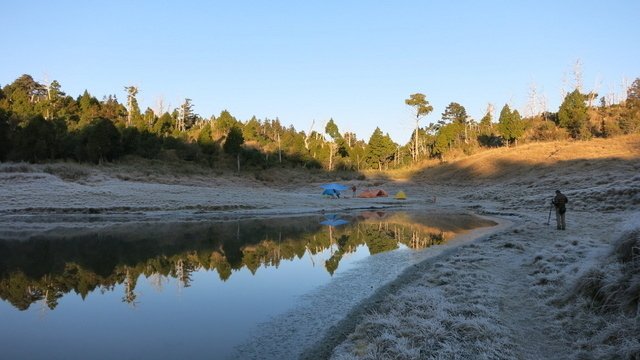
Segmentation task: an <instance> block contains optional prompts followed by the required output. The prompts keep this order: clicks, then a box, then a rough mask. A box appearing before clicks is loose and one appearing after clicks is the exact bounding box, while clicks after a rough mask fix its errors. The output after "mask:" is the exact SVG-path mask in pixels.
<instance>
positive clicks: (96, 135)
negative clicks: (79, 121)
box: [77, 118, 122, 164]
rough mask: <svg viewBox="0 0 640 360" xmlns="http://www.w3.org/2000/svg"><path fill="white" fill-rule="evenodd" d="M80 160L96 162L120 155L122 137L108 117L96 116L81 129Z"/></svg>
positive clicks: (110, 159) (113, 158)
mask: <svg viewBox="0 0 640 360" xmlns="http://www.w3.org/2000/svg"><path fill="white" fill-rule="evenodd" d="M77 154H78V155H79V158H80V159H81V160H86V161H90V162H93V163H96V164H99V163H102V162H103V161H105V160H106V161H112V160H115V159H117V158H118V157H120V156H121V155H122V137H121V135H120V132H119V131H118V129H117V128H116V126H115V125H114V124H113V122H111V120H109V119H105V118H96V119H94V120H93V121H91V123H89V125H88V126H87V127H85V128H84V129H82V135H81V141H80V148H79V149H78V151H77Z"/></svg>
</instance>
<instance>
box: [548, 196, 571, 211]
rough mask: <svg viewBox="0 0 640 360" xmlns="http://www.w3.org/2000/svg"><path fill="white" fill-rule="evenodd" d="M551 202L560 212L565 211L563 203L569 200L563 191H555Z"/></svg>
mask: <svg viewBox="0 0 640 360" xmlns="http://www.w3.org/2000/svg"><path fill="white" fill-rule="evenodd" d="M551 202H552V203H553V205H555V206H556V209H558V210H560V212H561V213H564V212H565V211H567V209H566V207H565V205H566V204H567V203H568V202H569V199H567V197H566V196H565V195H564V194H563V193H557V194H556V196H555V197H554V198H553V200H552V201H551Z"/></svg>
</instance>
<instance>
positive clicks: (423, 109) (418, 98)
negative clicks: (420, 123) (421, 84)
mask: <svg viewBox="0 0 640 360" xmlns="http://www.w3.org/2000/svg"><path fill="white" fill-rule="evenodd" d="M404 103H405V104H407V105H409V106H411V107H412V108H413V109H414V111H415V114H416V118H421V117H423V116H427V115H429V113H430V112H432V111H433V106H431V105H430V104H429V101H427V97H426V96H425V95H424V94H421V93H415V94H411V95H410V96H409V98H408V99H406V100H405V101H404Z"/></svg>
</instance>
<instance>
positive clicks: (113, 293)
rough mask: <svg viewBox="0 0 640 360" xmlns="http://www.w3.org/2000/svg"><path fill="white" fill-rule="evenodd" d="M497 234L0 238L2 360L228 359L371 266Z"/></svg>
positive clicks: (359, 222)
mask: <svg viewBox="0 0 640 360" xmlns="http://www.w3.org/2000/svg"><path fill="white" fill-rule="evenodd" d="M493 225H495V223H494V222H492V221H489V220H486V219H483V218H479V217H476V216H473V215H469V214H436V213H408V212H385V211H362V212H358V213H344V214H318V215H312V216H299V217H290V218H284V217H275V218H264V219H239V220H226V221H197V222H177V223H167V222H163V223H137V224H120V225H112V226H108V227H106V226H105V227H96V226H95V224H91V227H86V228H68V229H59V230H56V231H49V232H46V233H40V234H38V235H34V236H31V237H28V238H24V239H19V240H16V239H10V240H9V239H1V238H0V298H1V299H2V301H0V344H2V346H0V358H3V359H102V358H103V359H177V358H184V359H195V358H212V359H221V358H222V359H224V358H227V357H229V356H230V355H231V354H232V352H233V351H234V348H235V347H237V346H238V344H241V343H243V342H245V341H247V338H248V337H249V336H250V334H251V333H252V331H253V329H254V328H255V327H256V326H257V325H258V324H260V323H263V322H265V321H267V320H269V319H270V318H271V317H273V316H274V315H277V314H282V313H284V312H285V311H286V310H288V309H290V308H291V307H292V306H294V305H295V304H296V302H297V301H299V300H300V297H301V296H302V295H304V294H306V293H308V292H310V291H312V290H314V289H318V288H319V287H321V286H324V285H326V284H328V283H331V282H332V281H333V280H335V279H336V277H339V276H340V274H341V273H343V272H346V271H358V266H360V264H361V263H362V262H363V261H366V259H367V258H368V257H371V256H373V255H376V254H382V253H387V252H393V251H414V250H415V251H429V250H428V248H429V247H431V246H433V245H439V244H443V243H445V242H447V241H449V240H450V239H452V238H454V237H456V235H458V234H461V233H464V232H468V231H470V230H472V229H475V228H478V227H487V226H493ZM425 249H427V250H425ZM362 276H367V274H362Z"/></svg>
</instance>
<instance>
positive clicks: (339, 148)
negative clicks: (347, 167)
mask: <svg viewBox="0 0 640 360" xmlns="http://www.w3.org/2000/svg"><path fill="white" fill-rule="evenodd" d="M324 132H325V133H326V134H327V135H329V136H330V137H331V139H332V140H333V141H332V142H330V143H329V171H331V170H333V157H334V155H336V154H339V155H340V156H342V157H345V156H348V155H349V153H348V151H347V149H346V147H345V144H344V139H343V138H342V135H340V131H339V130H338V125H336V123H335V122H334V121H333V119H329V121H328V122H327V125H326V126H325V128H324Z"/></svg>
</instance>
